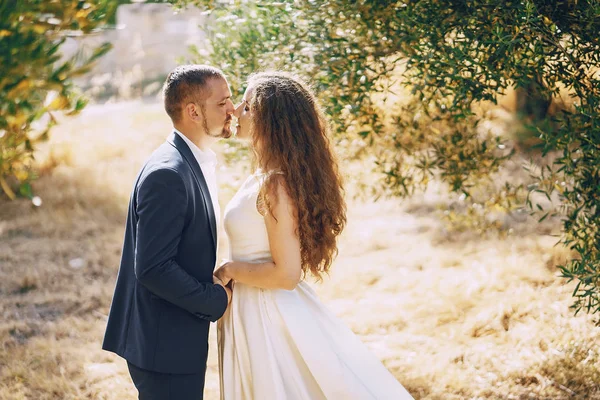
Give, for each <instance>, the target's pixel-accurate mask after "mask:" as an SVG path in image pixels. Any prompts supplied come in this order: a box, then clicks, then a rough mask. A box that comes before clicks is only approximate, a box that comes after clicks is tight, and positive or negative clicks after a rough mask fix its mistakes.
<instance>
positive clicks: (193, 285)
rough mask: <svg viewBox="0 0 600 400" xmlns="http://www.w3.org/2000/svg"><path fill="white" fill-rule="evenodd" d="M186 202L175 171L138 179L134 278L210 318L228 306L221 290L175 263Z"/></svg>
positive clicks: (157, 171) (152, 174) (160, 295)
mask: <svg viewBox="0 0 600 400" xmlns="http://www.w3.org/2000/svg"><path fill="white" fill-rule="evenodd" d="M187 202H188V197H187V192H186V188H185V185H184V183H183V180H182V179H181V177H180V176H179V174H178V173H177V172H176V171H174V170H170V169H159V170H155V171H152V172H150V174H148V176H146V178H145V179H143V180H142V181H141V182H140V183H139V185H138V190H137V205H136V212H137V217H138V221H137V227H136V234H137V241H136V246H135V276H136V278H137V280H138V281H139V282H140V283H141V284H142V285H144V286H145V287H146V288H147V289H148V290H150V291H151V292H152V293H154V294H155V295H156V296H158V297H161V298H163V299H165V300H166V301H168V302H170V303H173V304H175V305H176V306H179V307H181V308H183V309H185V310H187V311H189V312H190V313H192V314H194V315H195V316H197V317H199V318H202V319H206V320H210V321H213V322H214V321H216V320H217V319H219V318H220V317H221V316H222V315H223V313H225V309H226V308H227V294H226V293H225V289H223V287H221V286H220V285H215V284H213V283H212V282H210V283H208V282H199V281H198V280H197V279H196V278H194V277H193V276H191V275H190V274H189V273H187V271H186V270H184V269H183V268H182V267H181V266H180V265H179V264H178V263H177V262H176V261H175V259H176V256H177V249H178V247H179V242H180V240H181V234H182V232H183V228H184V225H185V214H186V210H187Z"/></svg>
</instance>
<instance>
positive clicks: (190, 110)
mask: <svg viewBox="0 0 600 400" xmlns="http://www.w3.org/2000/svg"><path fill="white" fill-rule="evenodd" d="M183 112H184V113H185V115H187V117H188V118H189V119H191V120H192V121H198V120H200V119H201V118H202V117H201V115H200V109H199V108H198V107H197V106H196V104H194V103H188V104H187V105H186V106H185V108H184V109H183Z"/></svg>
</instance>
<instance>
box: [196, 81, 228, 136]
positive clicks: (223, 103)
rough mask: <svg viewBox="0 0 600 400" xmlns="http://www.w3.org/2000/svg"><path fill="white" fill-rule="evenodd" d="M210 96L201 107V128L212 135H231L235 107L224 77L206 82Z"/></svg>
mask: <svg viewBox="0 0 600 400" xmlns="http://www.w3.org/2000/svg"><path fill="white" fill-rule="evenodd" d="M206 86H207V89H208V92H209V93H210V96H209V97H208V98H206V101H205V102H204V104H203V106H202V107H201V111H202V116H203V117H204V118H203V121H202V124H203V130H204V133H206V134H207V135H209V136H212V137H223V138H228V137H231V120H232V115H233V112H234V111H235V107H234V106H233V102H232V101H231V91H230V90H229V84H228V83H227V81H226V80H225V79H222V78H212V79H209V80H208V82H207V83H206Z"/></svg>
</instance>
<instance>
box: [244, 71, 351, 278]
mask: <svg viewBox="0 0 600 400" xmlns="http://www.w3.org/2000/svg"><path fill="white" fill-rule="evenodd" d="M248 87H250V88H252V89H253V92H252V98H251V99H250V100H249V102H250V109H251V110H252V127H251V132H252V142H253V146H254V151H255V155H256V164H257V166H258V167H259V168H260V169H262V170H263V171H265V172H267V174H266V178H265V181H264V183H263V186H262V189H261V192H260V195H259V202H261V203H262V205H263V207H262V208H263V212H269V213H271V214H273V213H272V210H273V206H274V205H275V204H277V200H278V199H277V185H278V184H283V186H284V188H285V189H286V191H287V193H288V195H289V196H290V198H291V201H292V202H293V204H294V206H295V209H296V212H297V215H296V217H297V234H298V237H299V239H300V249H301V260H302V271H303V274H304V275H306V274H307V272H310V273H311V274H312V275H313V276H315V277H316V278H317V279H320V278H321V274H322V273H327V271H328V270H329V268H330V267H331V263H332V262H333V259H334V258H335V256H336V255H337V252H338V249H337V240H336V239H337V237H338V235H339V234H340V233H341V232H342V230H343V229H344V226H345V225H346V204H345V202H344V197H343V186H342V179H341V176H340V173H339V170H338V165H337V162H336V159H335V156H334V154H333V152H332V149H331V144H330V141H329V138H328V127H327V122H326V120H325V117H324V116H323V113H322V111H321V110H320V108H319V105H318V104H317V101H316V98H315V96H314V94H313V93H312V92H311V90H310V88H309V87H308V85H307V84H306V83H304V82H303V81H302V80H300V79H299V78H297V77H295V76H293V75H290V74H287V73H284V72H262V73H258V74H254V75H252V76H250V78H249V80H248ZM273 171H277V172H278V173H268V172H273Z"/></svg>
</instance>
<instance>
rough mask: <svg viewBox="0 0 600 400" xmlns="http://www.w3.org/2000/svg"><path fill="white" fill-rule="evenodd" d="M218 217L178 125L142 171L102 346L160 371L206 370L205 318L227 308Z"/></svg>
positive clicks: (207, 320) (212, 318)
mask: <svg viewBox="0 0 600 400" xmlns="http://www.w3.org/2000/svg"><path fill="white" fill-rule="evenodd" d="M215 261H216V223H215V215H214V210H213V206H212V202H211V199H210V193H209V191H208V186H207V185H206V181H205V179H204V176H203V174H202V170H201V169H200V166H199V165H198V163H197V161H196V159H195V158H194V155H193V154H192V151H191V150H190V148H189V147H188V146H187V144H186V143H185V141H184V140H183V139H182V138H181V137H179V136H178V135H177V134H176V133H173V134H171V136H170V137H169V138H168V139H167V142H166V143H164V144H163V145H161V146H160V147H159V148H158V149H157V150H156V151H155V152H154V153H153V154H152V156H151V157H150V159H149V160H148V161H147V162H146V164H145V165H144V166H143V168H142V170H141V171H140V173H139V175H138V177H137V179H136V182H135V186H134V189H133V193H132V194H131V199H130V203H129V215H128V216H127V227H126V231H125V242H124V244H123V254H122V258H121V266H120V268H119V273H118V277H117V284H116V288H115V293H114V297H113V301H112V305H111V309H110V314H109V317H108V324H107V327H106V333H105V336H104V343H103V345H102V348H103V349H105V350H108V351H112V352H114V353H116V354H118V355H120V356H121V357H123V358H125V359H126V360H127V361H129V362H130V363H132V364H134V365H136V366H138V367H140V368H143V369H147V370H150V371H156V372H162V373H176V374H187V373H198V372H204V371H205V370H206V359H207V356H208V331H209V326H210V321H216V320H217V319H219V318H220V317H221V316H222V315H223V313H224V312H225V309H226V308H227V294H226V293H225V289H223V287H221V286H219V285H214V284H213V283H212V282H213V270H214V265H215Z"/></svg>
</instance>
